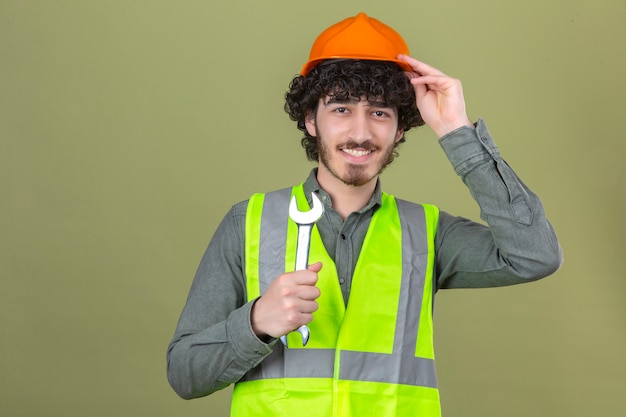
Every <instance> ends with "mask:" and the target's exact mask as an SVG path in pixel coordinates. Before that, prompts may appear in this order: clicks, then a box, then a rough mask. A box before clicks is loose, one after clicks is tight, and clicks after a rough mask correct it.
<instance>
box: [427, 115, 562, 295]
mask: <svg viewBox="0 0 626 417" xmlns="http://www.w3.org/2000/svg"><path fill="white" fill-rule="evenodd" d="M440 145H441V147H442V148H443V150H444V152H445V153H446V155H447V157H448V159H449V160H450V162H451V163H452V166H453V167H454V170H455V172H456V173H457V174H458V175H459V176H460V177H461V178H462V180H463V182H464V183H465V184H466V186H467V187H468V189H469V191H470V193H471V195H472V197H473V198H474V199H475V200H476V202H477V203H478V205H479V207H480V216H481V218H482V219H483V220H484V221H485V222H486V223H487V225H483V224H479V223H476V222H473V221H470V220H468V219H465V218H462V217H455V216H452V215H450V214H448V213H446V212H441V214H440V218H439V225H438V229H437V236H436V239H435V250H436V254H437V260H436V274H437V285H438V288H467V287H495V286H503V285H512V284H518V283H522V282H528V281H533V280H537V279H540V278H543V277H545V276H548V275H550V274H552V273H553V272H555V271H556V270H557V269H558V268H559V267H560V266H561V263H562V261H563V255H562V251H561V247H560V245H559V243H558V240H557V237H556V234H555V232H554V229H553V227H552V225H551V224H550V222H549V221H548V220H547V218H546V215H545V212H544V208H543V205H542V203H541V201H540V199H539V198H538V197H537V195H535V194H534V193H533V192H532V191H530V190H529V189H528V187H527V186H526V185H525V184H524V183H523V182H522V181H521V180H520V179H519V178H518V176H517V175H516V174H515V172H514V171H513V170H512V169H511V168H510V167H509V165H508V164H507V163H506V162H505V161H504V160H503V159H502V157H501V156H500V152H499V150H498V148H497V147H496V145H495V143H494V141H493V139H492V137H491V135H490V133H489V131H488V129H487V126H486V124H485V123H484V121H483V120H482V119H479V120H478V122H477V123H476V127H475V128H471V127H462V128H459V129H457V130H455V131H453V132H451V133H449V134H448V135H446V136H444V137H442V138H441V139H440Z"/></svg>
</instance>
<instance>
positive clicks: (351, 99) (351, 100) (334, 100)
mask: <svg viewBox="0 0 626 417" xmlns="http://www.w3.org/2000/svg"><path fill="white" fill-rule="evenodd" d="M360 101H361V100H359V99H356V98H354V97H348V98H344V99H338V98H337V97H336V96H329V98H328V100H327V101H325V102H324V105H325V106H328V105H329V104H357V103H359V102H360ZM367 104H368V105H370V106H372V107H382V108H391V106H389V105H388V104H387V103H386V102H384V101H375V100H367Z"/></svg>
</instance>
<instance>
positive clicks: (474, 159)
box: [439, 119, 500, 177]
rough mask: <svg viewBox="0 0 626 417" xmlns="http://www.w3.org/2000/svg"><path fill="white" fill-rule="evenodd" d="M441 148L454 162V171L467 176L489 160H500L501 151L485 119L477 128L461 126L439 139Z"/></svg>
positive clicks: (476, 125) (480, 121) (479, 121)
mask: <svg viewBox="0 0 626 417" xmlns="http://www.w3.org/2000/svg"><path fill="white" fill-rule="evenodd" d="M439 144H440V145H441V148H442V149H443V151H444V152H445V153H446V156H447V157H448V159H449V160H450V162H451V163H452V166H453V167H454V171H455V172H456V173H457V174H458V175H460V176H462V177H463V176H465V175H467V174H468V173H469V172H470V171H471V170H473V169H474V168H476V167H477V166H479V165H481V164H483V163H485V162H486V161H489V160H494V159H495V160H499V159H500V152H499V150H498V147H497V146H496V144H495V142H494V140H493V138H492V137H491V134H490V133H489V130H488V129H487V125H486V124H485V122H484V120H483V119H478V121H477V122H476V124H475V128H471V127H468V126H463V127H460V128H458V129H456V130H453V131H452V132H450V133H448V134H447V135H445V136H443V137H442V138H441V139H439Z"/></svg>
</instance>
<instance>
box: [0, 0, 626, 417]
mask: <svg viewBox="0 0 626 417" xmlns="http://www.w3.org/2000/svg"><path fill="white" fill-rule="evenodd" d="M361 10H362V11H366V12H367V13H369V14H371V15H373V16H375V17H378V18H379V19H381V20H382V21H384V22H387V23H389V24H391V25H392V26H394V27H396V28H397V29H398V30H399V31H400V32H401V33H402V34H403V35H404V37H405V38H406V40H407V42H408V43H409V45H410V47H411V50H412V52H413V55H415V56H416V57H418V58H421V59H423V60H424V61H426V62H429V63H432V64H433V65H435V66H438V67H439V68H441V69H442V70H444V71H446V72H448V73H450V74H452V75H454V76H456V77H459V78H461V79H462V80H463V82H464V88H465V94H466V99H467V105H468V111H469V113H470V116H471V117H472V118H474V119H475V118H477V117H484V118H485V119H486V120H487V122H488V124H489V126H490V129H491V131H492V133H493V135H494V137H495V138H496V140H497V142H498V144H499V146H500V149H501V151H502V153H503V154H504V155H505V158H506V159H507V160H508V162H509V163H510V164H511V165H512V166H513V167H514V168H515V169H516V170H517V172H518V173H519V174H520V175H521V176H522V178H523V179H524V180H525V182H526V183H527V184H529V185H530V186H531V187H532V188H533V189H534V190H535V191H536V192H537V193H538V194H539V195H540V196H542V198H543V201H544V203H545V206H546V210H547V212H548V214H549V216H550V218H551V220H552V222H553V223H554V225H555V227H556V229H557V232H558V234H559V237H560V239H561V242H562V245H563V247H564V251H565V256H566V263H565V265H564V266H563V268H562V269H561V270H560V271H559V272H557V273H556V274H555V275H554V276H553V277H551V278H549V279H547V280H543V281H539V282H537V283H533V284H529V285H525V286H518V287H511V288H501V289H487V290H471V291H469V290H459V291H445V292H442V293H440V294H439V296H438V300H437V305H436V322H437V331H436V344H437V353H438V356H437V358H438V368H439V374H440V375H439V376H440V384H441V389H442V397H443V407H444V415H446V416H464V417H472V416H476V417H491V416H494V417H495V416H509V417H515V416H569V417H589V416H600V415H601V416H606V417H609V416H616V417H617V416H623V415H624V412H625V411H626V399H625V398H626V397H625V395H624V393H626V359H625V356H626V355H625V353H626V326H625V324H626V302H625V299H626V297H625V295H626V279H625V278H626V273H625V270H626V268H625V267H626V256H625V255H626V254H625V249H626V242H625V238H624V235H625V232H626V220H625V219H624V212H625V211H626V204H625V191H626V188H625V180H624V179H625V170H624V165H625V164H624V156H625V155H626V152H625V151H626V146H625V140H624V132H625V131H626V121H625V120H626V117H625V116H624V115H625V114H626V102H625V99H624V96H625V94H626V81H625V74H626V2H625V1H624V0H600V1H598V0H596V1H591V0H587V1H583V0H553V1H545V0H528V1H525V2H506V1H502V0H482V1H481V0H473V1H470V0H462V1H461V0H457V1H453V0H448V1H428V2H426V1H393V0H390V1H386V2H381V1H375V2H374V1H358V2H357V1H342V2H339V1H336V0H319V1H316V2H303V1H236V0H234V1H230V2H226V1H222V2H209V1H191V0H182V1H169V2H168V1H155V0H136V1H121V0H119V1H104V0H91V1H77V0H73V1H72V0H65V1H62V0H58V1H53V0H50V1H44V0H40V1H35V0H31V1H29V0H0V71H1V74H0V75H1V77H0V214H1V216H0V284H1V288H0V415H2V416H12V417H20V416H29V417H30V416H64V417H71V416H86V415H88V416H169V415H179V416H207V415H210V416H226V415H227V414H228V407H229V400H230V390H225V391H223V392H220V393H218V394H215V395H213V396H210V397H207V398H204V399H199V400H194V401H189V402H186V401H183V400H180V399H179V398H178V397H177V396H176V395H175V394H174V392H173V391H171V389H170V388H169V386H168V384H167V381H166V377H165V351H166V347H167V343H168V342H169V339H170V337H171V335H172V333H173V331H174V327H175V325H176V321H177V318H178V314H179V312H180V310H181V308H182V306H183V304H184V301H185V297H186V294H187V291H188V289H189V286H190V284H191V279H192V277H193V274H194V272H195V269H196V267H197V265H198V262H199V260H200V257H201V255H202V253H203V251H204V249H205V247H206V245H207V243H208V241H209V239H210V237H211V235H212V233H213V231H214V230H215V228H216V226H217V224H218V222H219V221H220V220H221V218H222V216H223V215H224V214H225V213H226V211H227V210H228V209H229V207H230V206H231V205H232V204H234V203H235V202H237V201H239V200H242V199H244V198H246V197H247V196H248V195H249V194H251V193H252V192H256V191H267V190H271V189H276V188H280V187H284V186H288V185H291V184H293V183H296V182H299V181H301V180H302V179H304V177H305V176H306V174H307V173H308V171H309V169H310V168H311V164H309V163H307V162H306V160H305V157H304V152H303V151H302V150H301V148H300V145H299V140H298V139H299V137H300V136H299V132H297V131H296V129H295V126H294V125H293V124H292V122H290V121H289V120H288V118H287V116H286V115H285V114H284V113H283V110H282V103H283V101H282V97H283V94H284V91H285V90H286V88H287V85H288V83H289V81H290V80H291V77H292V76H293V75H294V74H295V73H296V72H297V71H298V70H299V69H300V66H301V65H302V63H303V62H304V61H305V60H306V57H307V56H308V49H309V47H310V45H311V43H312V41H313V39H314V38H315V36H316V35H317V34H318V33H319V32H320V31H321V30H322V29H323V28H325V27H326V26H328V25H330V24H332V23H334V22H336V21H338V20H340V19H341V18H344V17H347V16H349V15H354V14H356V13H357V12H358V11H361ZM383 181H384V185H385V187H386V188H387V190H388V191H389V192H392V193H395V194H397V195H398V196H401V197H403V198H408V199H411V200H414V201H420V202H432V203H436V204H438V205H439V206H441V207H442V208H443V209H445V210H447V211H449V212H452V213H455V214H459V215H465V216H471V217H473V218H477V215H478V211H477V208H476V207H475V204H474V203H473V201H472V199H471V198H470V196H469V194H468V192H467V191H466V190H465V189H464V187H463V185H462V184H461V182H460V180H459V179H458V178H456V176H455V175H454V173H453V171H452V168H451V167H450V166H449V163H448V162H447V160H446V159H445V157H444V156H443V153H442V152H441V150H440V149H439V147H438V144H437V143H436V138H435V137H434V135H433V134H432V133H431V132H430V131H429V130H428V129H426V128H425V129H420V130H417V131H414V132H411V133H410V134H409V137H408V141H407V143H406V144H405V145H404V147H403V148H402V149H401V156H400V158H399V159H398V160H397V162H396V163H395V164H394V165H393V166H392V167H390V169H389V170H388V171H387V172H386V173H385V174H384V175H383Z"/></svg>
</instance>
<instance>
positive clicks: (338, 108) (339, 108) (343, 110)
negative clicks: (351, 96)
mask: <svg viewBox="0 0 626 417" xmlns="http://www.w3.org/2000/svg"><path fill="white" fill-rule="evenodd" d="M334 111H335V113H346V112H347V111H348V109H347V108H345V107H337V108H336V109H335V110H334Z"/></svg>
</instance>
